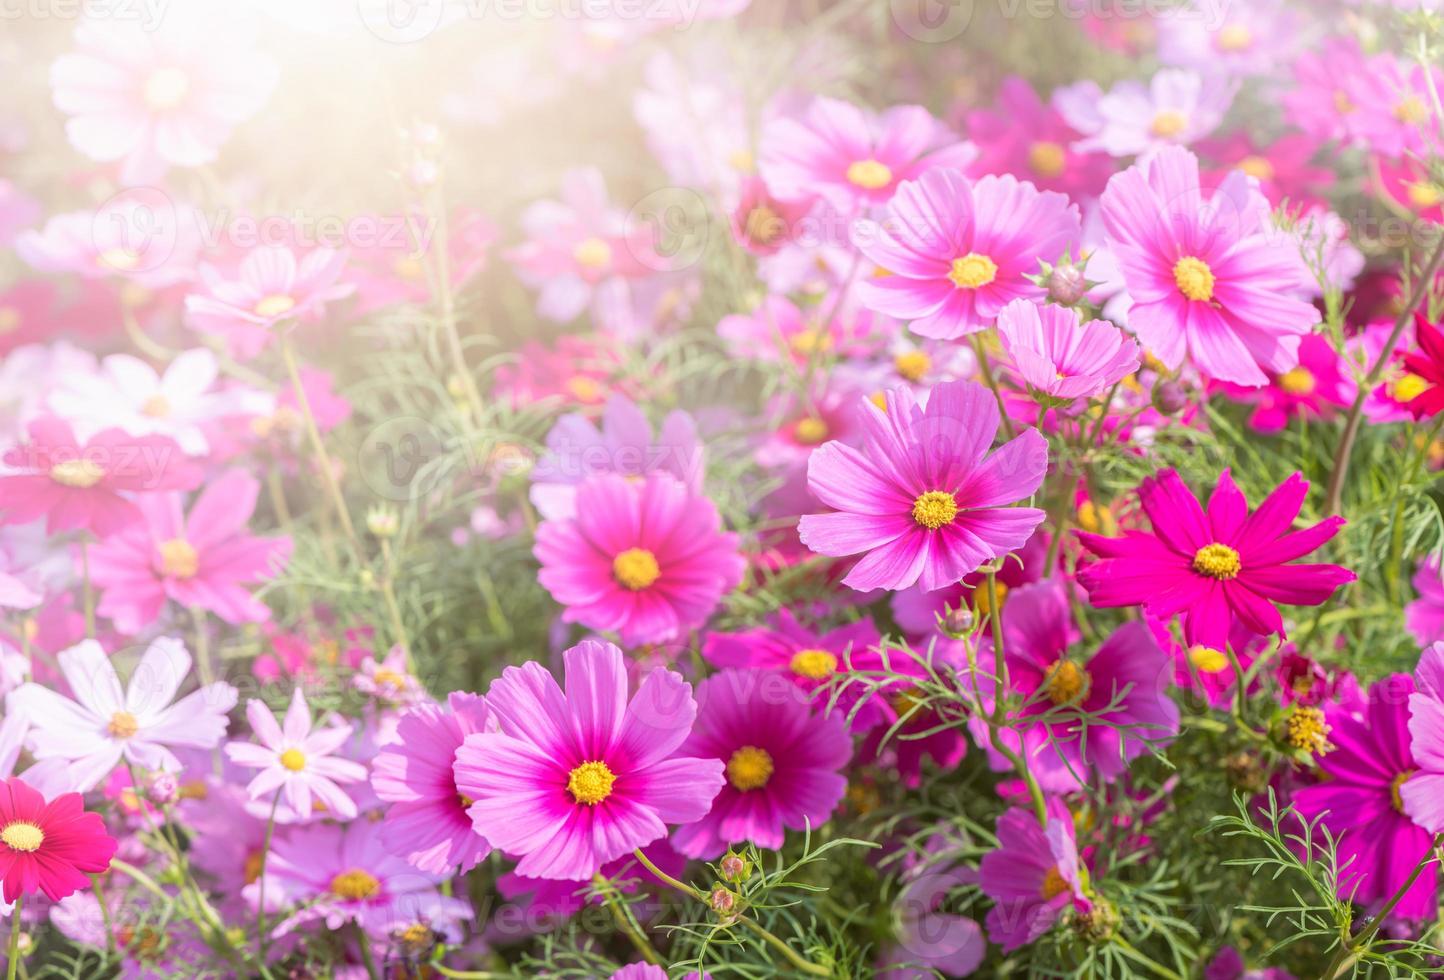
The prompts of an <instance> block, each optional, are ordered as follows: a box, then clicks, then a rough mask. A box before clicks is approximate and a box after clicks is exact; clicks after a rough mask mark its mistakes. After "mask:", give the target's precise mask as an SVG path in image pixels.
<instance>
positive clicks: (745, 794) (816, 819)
mask: <svg viewBox="0 0 1444 980" xmlns="http://www.w3.org/2000/svg"><path fill="white" fill-rule="evenodd" d="M697 699H698V701H699V702H701V705H702V707H701V710H700V711H699V712H698V715H697V723H696V725H695V726H694V727H693V729H692V734H691V735H690V736H689V737H688V738H687V741H685V742H684V743H682V747H681V748H680V749H678V750H677V751H678V752H681V753H684V754H686V755H689V756H696V757H698V758H704V759H716V760H717V762H718V764H719V765H722V766H724V767H725V768H724V771H725V772H726V775H727V782H726V784H725V785H723V787H722V792H720V793H718V794H717V798H716V799H715V800H714V801H713V802H712V809H711V810H710V811H709V812H708V813H707V815H706V816H705V817H703V818H702V819H701V820H698V821H696V822H691V823H687V824H685V825H684V826H681V827H678V828H677V830H676V831H674V832H673V834H672V846H674V847H675V848H677V850H679V851H681V852H682V853H683V854H685V855H687V856H688V857H693V858H704V859H709V860H710V859H712V858H715V857H718V856H719V855H721V854H722V852H723V851H725V850H727V847H728V845H730V844H733V843H740V842H741V841H751V842H752V843H754V844H756V845H757V846H758V847H762V848H768V849H773V850H775V849H778V848H781V847H782V843H783V840H784V839H785V833H784V831H785V830H789V829H790V830H807V829H809V828H811V829H814V830H815V829H816V828H817V827H819V826H821V825H822V824H824V823H826V822H827V819H828V818H829V817H830V816H831V815H832V812H833V810H835V809H836V808H837V804H838V803H839V802H841V801H842V795H843V793H844V792H846V790H847V778H846V777H845V776H843V775H842V773H841V771H840V770H841V769H842V768H843V767H844V766H845V765H847V760H848V759H849V758H850V757H851V756H852V740H851V739H850V738H849V737H848V734H847V729H846V728H845V727H844V726H843V722H842V718H841V717H840V716H839V715H836V714H833V715H817V714H814V713H813V712H812V710H811V709H810V708H809V707H808V698H807V696H806V695H805V694H804V693H803V692H801V691H799V690H798V689H797V688H796V687H795V686H794V685H792V684H791V683H788V682H787V681H785V680H781V679H779V678H778V677H777V675H775V674H769V673H764V672H763V671H758V670H724V671H722V672H720V673H718V674H715V675H713V676H712V677H709V678H707V679H706V680H705V681H703V682H702V683H701V685H699V686H698V688H697Z"/></svg>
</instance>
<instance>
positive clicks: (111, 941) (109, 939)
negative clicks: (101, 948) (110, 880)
mask: <svg viewBox="0 0 1444 980" xmlns="http://www.w3.org/2000/svg"><path fill="white" fill-rule="evenodd" d="M90 887H91V888H93V889H95V900H96V902H97V903H99V905H100V921H101V922H103V923H105V949H106V952H108V953H110V954H111V955H112V956H114V955H115V953H116V948H115V924H114V923H113V922H111V919H110V905H109V904H108V903H107V902H106V900H105V891H104V890H103V889H102V888H101V887H100V875H94V874H93V875H91V876H90Z"/></svg>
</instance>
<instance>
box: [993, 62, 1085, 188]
mask: <svg viewBox="0 0 1444 980" xmlns="http://www.w3.org/2000/svg"><path fill="white" fill-rule="evenodd" d="M968 135H969V136H970V137H971V138H972V139H973V141H974V142H975V143H977V145H978V148H979V151H980V155H979V157H978V159H977V160H976V161H975V162H974V163H973V165H972V167H971V168H970V169H969V173H970V174H973V175H982V174H1007V173H1011V174H1016V175H1018V176H1020V177H1022V178H1026V179H1027V180H1030V181H1032V182H1033V183H1034V184H1036V185H1037V186H1038V187H1039V188H1040V189H1042V190H1046V191H1059V192H1061V193H1064V194H1068V195H1070V196H1073V197H1075V198H1076V197H1079V196H1080V195H1087V196H1093V195H1096V194H1097V193H1098V192H1099V191H1100V190H1101V189H1102V188H1103V185H1104V183H1105V182H1107V180H1108V175H1109V174H1111V173H1112V172H1113V161H1112V160H1110V159H1109V158H1108V157H1107V156H1106V155H1104V154H1101V153H1085V152H1080V151H1079V150H1077V149H1075V148H1074V146H1073V144H1074V143H1076V142H1077V141H1078V139H1079V138H1080V137H1081V135H1082V134H1081V133H1079V132H1078V130H1076V129H1074V128H1073V127H1072V126H1071V125H1069V124H1068V123H1067V122H1066V121H1064V118H1063V114H1062V113H1060V112H1059V111H1058V109H1057V108H1055V107H1054V106H1051V105H1049V104H1048V103H1046V102H1044V101H1043V100H1042V99H1040V98H1039V97H1038V93H1037V92H1035V91H1033V86H1032V85H1031V84H1030V83H1029V82H1028V81H1027V80H1026V79H1024V78H1020V77H1018V76H1017V75H1010V76H1009V77H1008V78H1005V79H1004V80H1003V84H1002V86H1001V87H1000V88H999V89H998V99H997V104H996V106H995V107H994V108H992V109H980V110H976V111H974V112H970V113H968Z"/></svg>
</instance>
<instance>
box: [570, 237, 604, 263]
mask: <svg viewBox="0 0 1444 980" xmlns="http://www.w3.org/2000/svg"><path fill="white" fill-rule="evenodd" d="M572 258H574V259H576V260H577V265H580V266H582V267H583V268H586V269H605V268H606V267H607V266H608V265H610V264H611V262H612V246H610V245H608V244H607V243H606V242H604V241H602V240H601V239H600V238H588V239H585V240H583V241H582V242H580V243H578V244H577V247H576V248H574V249H572Z"/></svg>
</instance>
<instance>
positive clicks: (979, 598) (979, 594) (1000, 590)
mask: <svg viewBox="0 0 1444 980" xmlns="http://www.w3.org/2000/svg"><path fill="white" fill-rule="evenodd" d="M995 598H996V599H997V601H996V602H994V599H995ZM1007 598H1008V587H1007V586H1006V585H1004V584H1003V583H1002V582H998V581H994V582H993V591H992V592H991V593H989V591H988V583H986V582H984V583H983V584H982V585H980V586H978V587H977V588H976V589H974V590H973V611H974V612H976V613H977V614H978V615H979V616H986V615H988V613H990V612H992V611H993V609H994V608H995V607H996V608H998V609H1001V608H1003V600H1005V599H1007Z"/></svg>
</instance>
